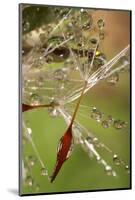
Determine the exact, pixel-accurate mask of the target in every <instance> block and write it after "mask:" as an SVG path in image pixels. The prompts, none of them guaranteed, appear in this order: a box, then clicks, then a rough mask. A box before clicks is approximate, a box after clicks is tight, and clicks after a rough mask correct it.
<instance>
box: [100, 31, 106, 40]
mask: <svg viewBox="0 0 135 200" xmlns="http://www.w3.org/2000/svg"><path fill="white" fill-rule="evenodd" d="M104 38H105V33H104V32H100V33H99V39H100V40H104Z"/></svg>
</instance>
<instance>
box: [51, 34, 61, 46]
mask: <svg viewBox="0 0 135 200" xmlns="http://www.w3.org/2000/svg"><path fill="white" fill-rule="evenodd" d="M63 41H64V37H62V36H53V37H51V38H50V39H48V44H49V45H51V46H54V47H55V46H57V45H59V44H61V43H62V42H63Z"/></svg>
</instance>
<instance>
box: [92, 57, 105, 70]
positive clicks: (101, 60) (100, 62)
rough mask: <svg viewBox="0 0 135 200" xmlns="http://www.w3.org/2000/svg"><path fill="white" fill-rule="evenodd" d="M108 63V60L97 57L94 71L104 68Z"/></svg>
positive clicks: (94, 62)
mask: <svg viewBox="0 0 135 200" xmlns="http://www.w3.org/2000/svg"><path fill="white" fill-rule="evenodd" d="M105 63H106V60H105V59H104V58H102V57H101V56H100V57H95V58H94V61H93V70H94V71H96V70H97V69H99V68H100V67H102V66H103V65H104V64H105Z"/></svg>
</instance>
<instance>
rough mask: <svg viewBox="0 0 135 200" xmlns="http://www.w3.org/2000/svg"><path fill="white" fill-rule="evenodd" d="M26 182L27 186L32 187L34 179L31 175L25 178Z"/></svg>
mask: <svg viewBox="0 0 135 200" xmlns="http://www.w3.org/2000/svg"><path fill="white" fill-rule="evenodd" d="M25 183H26V185H27V186H29V187H32V186H33V179H32V177H31V176H27V177H26V179H25Z"/></svg>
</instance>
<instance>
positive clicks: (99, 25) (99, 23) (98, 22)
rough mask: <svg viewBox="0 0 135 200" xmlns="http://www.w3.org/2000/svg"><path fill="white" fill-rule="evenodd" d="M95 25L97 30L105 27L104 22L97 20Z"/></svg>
mask: <svg viewBox="0 0 135 200" xmlns="http://www.w3.org/2000/svg"><path fill="white" fill-rule="evenodd" d="M97 25H98V28H99V29H102V28H103V27H104V26H105V21H104V20H103V19H99V20H98V21H97Z"/></svg>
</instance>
